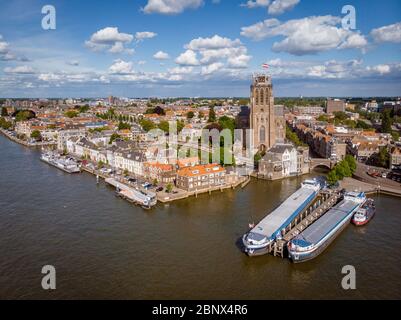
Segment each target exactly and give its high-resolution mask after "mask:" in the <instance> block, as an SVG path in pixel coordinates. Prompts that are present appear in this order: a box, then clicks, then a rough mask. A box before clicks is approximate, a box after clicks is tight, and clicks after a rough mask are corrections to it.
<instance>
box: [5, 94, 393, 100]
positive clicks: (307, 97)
mask: <svg viewBox="0 0 401 320" xmlns="http://www.w3.org/2000/svg"><path fill="white" fill-rule="evenodd" d="M109 97H110V96H104V97H101V96H98V97H95V96H94V97H78V96H77V97H73V96H71V97H0V100H7V99H10V100H41V99H46V100H56V99H62V100H66V99H83V100H96V99H108V98H109ZM112 97H113V98H118V99H121V98H124V99H138V100H140V99H160V100H168V99H175V100H179V99H182V100H185V99H195V100H200V99H205V100H212V99H249V97H245V96H244V97H241V96H238V97H229V96H227V97H223V96H215V97H207V96H200V97H185V96H183V97H152V96H148V97H125V96H112ZM274 98H279V99H303V98H306V99H328V98H331V99H375V98H378V99H384V98H389V99H401V95H399V96H302V97H300V96H275V97H274Z"/></svg>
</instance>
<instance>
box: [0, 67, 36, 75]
mask: <svg viewBox="0 0 401 320" xmlns="http://www.w3.org/2000/svg"><path fill="white" fill-rule="evenodd" d="M4 72H5V73H19V74H32V73H35V71H34V70H33V68H32V67H29V66H17V67H14V68H11V67H6V68H4Z"/></svg>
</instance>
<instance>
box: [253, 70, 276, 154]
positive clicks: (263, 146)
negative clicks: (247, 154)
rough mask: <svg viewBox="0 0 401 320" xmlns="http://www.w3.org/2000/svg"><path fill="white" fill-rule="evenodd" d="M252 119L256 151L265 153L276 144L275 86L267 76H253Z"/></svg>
mask: <svg viewBox="0 0 401 320" xmlns="http://www.w3.org/2000/svg"><path fill="white" fill-rule="evenodd" d="M250 118H251V119H250V124H251V129H253V145H254V149H257V150H258V151H260V152H265V151H267V150H268V149H270V148H271V147H272V146H273V145H274V144H275V142H276V128H275V119H274V97H273V85H272V81H271V78H270V77H269V76H267V75H254V76H253V81H252V85H251V114H250Z"/></svg>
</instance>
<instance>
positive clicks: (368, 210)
mask: <svg viewBox="0 0 401 320" xmlns="http://www.w3.org/2000/svg"><path fill="white" fill-rule="evenodd" d="M375 213H376V208H375V204H374V201H373V199H368V200H366V202H365V204H364V205H363V206H362V207H361V208H360V209H359V210H358V211H357V212H356V213H355V214H354V216H353V217H352V223H353V224H354V225H356V226H358V227H361V226H364V225H366V224H368V223H369V221H370V220H371V219H372V218H373V216H374V215H375Z"/></svg>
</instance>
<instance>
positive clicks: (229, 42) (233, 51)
mask: <svg viewBox="0 0 401 320" xmlns="http://www.w3.org/2000/svg"><path fill="white" fill-rule="evenodd" d="M184 48H186V49H187V51H186V52H184V53H183V54H182V55H181V56H180V57H178V58H177V59H176V63H178V64H180V65H192V66H197V65H202V66H207V65H210V64H214V67H216V66H218V65H217V64H216V63H223V64H225V66H226V67H228V68H234V69H241V68H247V67H248V62H249V61H250V59H251V56H249V55H248V50H247V48H246V47H245V46H244V45H243V44H242V43H241V41H240V40H239V39H234V40H233V39H230V38H225V37H221V36H219V35H214V36H212V37H210V38H197V39H193V40H192V41H190V42H189V43H188V44H186V45H185V46H184ZM198 54H199V56H200V59H198ZM188 61H191V63H188ZM208 70H209V69H206V68H205V72H207V71H208ZM205 72H204V73H205Z"/></svg>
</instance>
